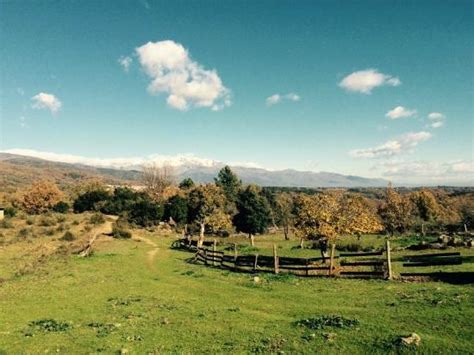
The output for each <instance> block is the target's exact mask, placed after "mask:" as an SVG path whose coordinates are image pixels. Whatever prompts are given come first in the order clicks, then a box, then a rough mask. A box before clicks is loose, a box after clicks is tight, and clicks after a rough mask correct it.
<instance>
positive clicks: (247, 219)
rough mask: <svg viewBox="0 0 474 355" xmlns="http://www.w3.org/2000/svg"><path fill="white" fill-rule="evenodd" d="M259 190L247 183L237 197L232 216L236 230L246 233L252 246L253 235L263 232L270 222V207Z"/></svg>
mask: <svg viewBox="0 0 474 355" xmlns="http://www.w3.org/2000/svg"><path fill="white" fill-rule="evenodd" d="M260 192H261V191H260V190H259V188H258V187H257V186H255V185H249V186H247V188H246V189H245V190H242V191H240V192H239V194H238V197H237V214H236V215H235V216H234V225H235V227H236V228H237V231H239V232H244V233H247V234H248V235H249V238H250V242H251V244H252V246H253V245H254V235H255V234H257V233H264V232H265V231H266V230H267V227H268V225H269V224H270V223H271V218H270V212H271V211H270V207H269V205H268V202H267V200H266V199H265V197H263V196H262V195H261V194H260Z"/></svg>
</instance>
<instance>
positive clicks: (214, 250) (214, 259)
mask: <svg viewBox="0 0 474 355" xmlns="http://www.w3.org/2000/svg"><path fill="white" fill-rule="evenodd" d="M216 251H217V241H216V240H215V239H214V242H213V243H212V252H213V253H212V254H214V255H213V256H212V266H216Z"/></svg>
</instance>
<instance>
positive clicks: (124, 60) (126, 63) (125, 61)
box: [118, 56, 133, 73]
mask: <svg viewBox="0 0 474 355" xmlns="http://www.w3.org/2000/svg"><path fill="white" fill-rule="evenodd" d="M132 62H133V59H132V58H131V57H129V56H121V57H120V58H119V59H118V63H119V64H120V65H121V66H122V68H123V70H125V72H127V73H128V70H129V69H130V65H131V64H132Z"/></svg>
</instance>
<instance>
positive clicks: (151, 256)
mask: <svg viewBox="0 0 474 355" xmlns="http://www.w3.org/2000/svg"><path fill="white" fill-rule="evenodd" d="M132 239H134V240H139V241H141V242H144V243H145V244H147V245H149V246H151V247H153V249H151V250H149V251H147V253H146V263H147V266H148V268H149V269H150V270H152V271H155V263H154V261H155V257H156V254H157V253H158V251H159V250H160V249H159V248H158V245H157V244H156V243H155V242H153V241H152V240H150V239H148V238H144V237H137V236H135V237H132Z"/></svg>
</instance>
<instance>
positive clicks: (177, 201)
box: [163, 195, 188, 225]
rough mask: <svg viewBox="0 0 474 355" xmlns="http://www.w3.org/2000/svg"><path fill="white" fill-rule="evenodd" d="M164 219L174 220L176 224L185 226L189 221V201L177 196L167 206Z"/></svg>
mask: <svg viewBox="0 0 474 355" xmlns="http://www.w3.org/2000/svg"><path fill="white" fill-rule="evenodd" d="M163 217H164V219H165V220H167V221H169V220H170V219H173V221H175V222H176V223H178V224H180V225H183V224H185V223H186V222H187V220H188V201H187V199H186V198H185V197H182V196H180V195H175V196H173V197H171V198H170V199H169V200H168V201H167V202H166V204H165V212H164V216H163Z"/></svg>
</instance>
